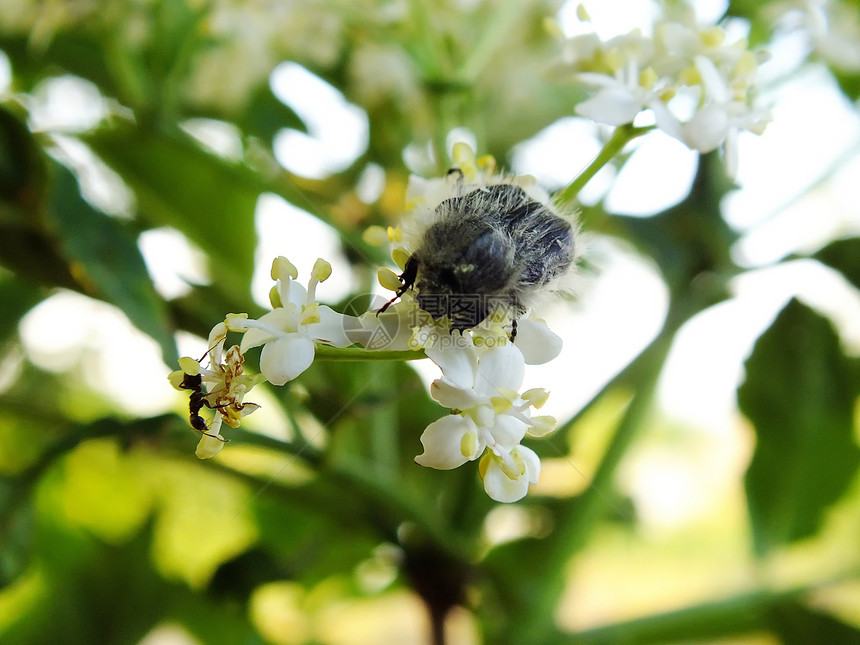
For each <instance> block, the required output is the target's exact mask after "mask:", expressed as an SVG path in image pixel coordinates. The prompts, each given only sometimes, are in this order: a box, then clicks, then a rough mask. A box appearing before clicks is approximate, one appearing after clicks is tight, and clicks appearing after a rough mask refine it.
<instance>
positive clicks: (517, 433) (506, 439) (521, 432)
mask: <svg viewBox="0 0 860 645" xmlns="http://www.w3.org/2000/svg"><path fill="white" fill-rule="evenodd" d="M526 428H527V427H526V424H525V423H524V422H523V421H521V420H519V419H517V418H515V417H512V416H510V415H507V414H501V415H498V416H497V417H496V419H495V423H494V424H493V427H492V428H490V433H491V434H492V435H493V439H495V441H496V443H497V444H498V445H499V446H501V447H502V448H504V449H506V450H510V449H512V448H513V447H514V446H517V445H519V443H520V441H522V440H523V437H524V436H525V435H526Z"/></svg>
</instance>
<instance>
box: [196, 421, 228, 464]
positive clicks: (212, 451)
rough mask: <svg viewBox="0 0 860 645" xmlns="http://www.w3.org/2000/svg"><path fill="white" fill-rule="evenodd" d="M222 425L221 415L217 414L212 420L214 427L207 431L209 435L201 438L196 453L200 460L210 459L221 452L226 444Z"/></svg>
mask: <svg viewBox="0 0 860 645" xmlns="http://www.w3.org/2000/svg"><path fill="white" fill-rule="evenodd" d="M221 423H222V420H221V415H219V414H216V415H215V418H214V419H213V420H212V426H211V427H210V428H209V430H207V434H204V435H203V436H201V437H200V442H199V443H198V444H197V450H195V451H194V454H195V455H197V458H198V459H209V458H211V457H214V456H215V455H217V454H218V453H219V452H221V449H222V448H223V447H224V444H225V443H226V441H225V440H224V437H222V436H221Z"/></svg>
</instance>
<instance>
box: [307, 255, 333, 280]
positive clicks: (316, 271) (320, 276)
mask: <svg viewBox="0 0 860 645" xmlns="http://www.w3.org/2000/svg"><path fill="white" fill-rule="evenodd" d="M330 275H331V264H329V263H328V262H326V261H325V260H323V259H322V258H317V261H316V262H314V268H313V269H312V270H311V278H312V279H314V280H317V281H319V282H325V281H326V280H327V279H328V277H329V276H330Z"/></svg>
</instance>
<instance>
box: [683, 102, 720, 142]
mask: <svg viewBox="0 0 860 645" xmlns="http://www.w3.org/2000/svg"><path fill="white" fill-rule="evenodd" d="M728 130H729V119H728V116H727V115H726V111H725V109H723V107H722V106H720V105H717V104H715V103H709V104H708V105H705V107H703V108H702V109H701V110H699V111H698V112H696V114H695V115H694V116H693V118H692V119H690V120H689V121H688V122H687V123H686V124H685V125H684V143H686V144H687V145H688V146H690V147H691V148H693V149H694V150H698V151H699V152H710V151H711V150H715V149H716V148H717V147H718V146H719V145H720V144H721V143H722V142H723V140H724V139H725V138H726V135H727V134H728Z"/></svg>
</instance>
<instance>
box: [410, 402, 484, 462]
mask: <svg viewBox="0 0 860 645" xmlns="http://www.w3.org/2000/svg"><path fill="white" fill-rule="evenodd" d="M421 445H422V446H424V452H423V453H421V454H420V455H418V456H417V457H415V463H417V464H419V465H421V466H427V467H429V468H437V469H439V470H450V469H452V468H456V467H457V466H462V465H463V464H465V463H466V462H467V461H471V460H473V459H475V458H477V457H478V456H479V455H480V454H481V453H482V452H483V451H484V445H483V444H482V443H481V442H480V441H479V440H478V432H477V428H476V426H475V423H474V422H473V421H472V420H471V419H468V418H464V417H461V416H459V415H449V416H447V417H442V418H441V419H438V420H437V421H434V422H433V423H431V424H430V425H429V426H427V428H426V429H425V430H424V433H423V434H422V435H421ZM464 453H465V454H464Z"/></svg>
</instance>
